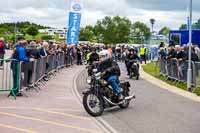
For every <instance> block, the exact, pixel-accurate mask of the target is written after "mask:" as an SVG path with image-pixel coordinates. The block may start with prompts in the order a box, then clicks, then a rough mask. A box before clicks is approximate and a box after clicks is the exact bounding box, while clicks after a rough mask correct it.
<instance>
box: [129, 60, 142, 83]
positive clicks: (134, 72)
mask: <svg viewBox="0 0 200 133" xmlns="http://www.w3.org/2000/svg"><path fill="white" fill-rule="evenodd" d="M129 63H131V64H132V65H131V68H130V78H133V77H135V78H136V80H139V77H140V74H139V63H138V61H137V60H130V61H129Z"/></svg>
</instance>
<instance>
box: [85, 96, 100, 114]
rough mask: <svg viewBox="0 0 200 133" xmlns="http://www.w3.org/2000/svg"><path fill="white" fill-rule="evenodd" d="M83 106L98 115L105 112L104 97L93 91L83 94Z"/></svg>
mask: <svg viewBox="0 0 200 133" xmlns="http://www.w3.org/2000/svg"><path fill="white" fill-rule="evenodd" d="M83 106H84V108H85V110H86V111H87V113H88V114H90V115H91V116H94V117H97V116H101V115H102V113H103V112H104V106H103V99H102V98H100V97H99V96H97V95H95V94H93V93H87V94H85V95H84V96H83Z"/></svg>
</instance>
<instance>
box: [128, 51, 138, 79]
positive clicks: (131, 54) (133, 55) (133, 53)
mask: <svg viewBox="0 0 200 133" xmlns="http://www.w3.org/2000/svg"><path fill="white" fill-rule="evenodd" d="M133 60H138V61H140V57H139V56H138V55H137V52H136V50H135V49H133V48H131V49H129V54H128V55H127V57H126V67H127V71H128V75H129V76H130V75H131V73H130V72H131V66H132V65H133ZM138 68H139V64H138Z"/></svg>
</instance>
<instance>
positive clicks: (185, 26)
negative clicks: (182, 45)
mask: <svg viewBox="0 0 200 133" xmlns="http://www.w3.org/2000/svg"><path fill="white" fill-rule="evenodd" d="M186 29H187V24H182V25H181V26H180V27H179V30H186Z"/></svg>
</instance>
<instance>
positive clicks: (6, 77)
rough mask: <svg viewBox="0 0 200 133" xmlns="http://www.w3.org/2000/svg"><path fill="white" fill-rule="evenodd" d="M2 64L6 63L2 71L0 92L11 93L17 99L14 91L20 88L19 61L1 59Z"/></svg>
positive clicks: (0, 74) (0, 71)
mask: <svg viewBox="0 0 200 133" xmlns="http://www.w3.org/2000/svg"><path fill="white" fill-rule="evenodd" d="M0 62H4V64H3V67H2V68H1V69H0V79H1V80H0V92H5V91H9V92H11V93H12V96H13V97H14V98H15V99H16V96H15V93H14V91H17V89H18V88H19V72H20V70H19V66H20V64H19V61H17V60H14V59H6V60H4V59H0Z"/></svg>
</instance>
